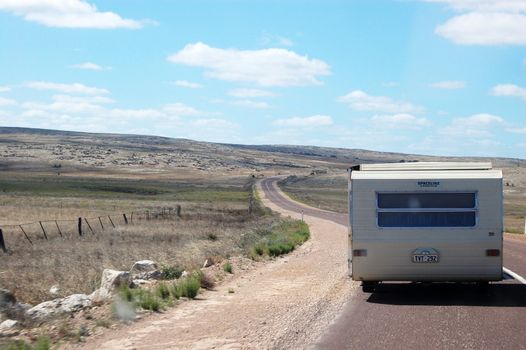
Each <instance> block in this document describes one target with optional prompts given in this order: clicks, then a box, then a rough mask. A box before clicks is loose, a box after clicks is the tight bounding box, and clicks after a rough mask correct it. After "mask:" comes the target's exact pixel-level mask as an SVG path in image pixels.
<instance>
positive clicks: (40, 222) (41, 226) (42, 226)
mask: <svg viewBox="0 0 526 350" xmlns="http://www.w3.org/2000/svg"><path fill="white" fill-rule="evenodd" d="M38 223H39V224H40V228H41V229H42V232H44V238H45V239H46V241H47V235H46V230H44V225H42V221H39V222H38Z"/></svg>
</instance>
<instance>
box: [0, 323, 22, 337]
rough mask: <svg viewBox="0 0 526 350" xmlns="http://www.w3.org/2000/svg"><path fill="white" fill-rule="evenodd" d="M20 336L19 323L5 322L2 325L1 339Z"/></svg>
mask: <svg viewBox="0 0 526 350" xmlns="http://www.w3.org/2000/svg"><path fill="white" fill-rule="evenodd" d="M18 334H20V329H19V323H18V321H15V320H5V321H4V322H2V323H0V337H13V336H15V335H18Z"/></svg>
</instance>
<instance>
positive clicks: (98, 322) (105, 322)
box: [95, 318, 111, 328]
mask: <svg viewBox="0 0 526 350" xmlns="http://www.w3.org/2000/svg"><path fill="white" fill-rule="evenodd" d="M95 326H96V327H103V328H110V326H111V322H110V321H108V320H107V319H105V318H102V319H100V320H96V321H95Z"/></svg>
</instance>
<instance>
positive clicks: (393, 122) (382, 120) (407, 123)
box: [371, 113, 432, 129]
mask: <svg viewBox="0 0 526 350" xmlns="http://www.w3.org/2000/svg"><path fill="white" fill-rule="evenodd" d="M371 122H372V124H373V125H374V126H375V127H377V128H391V129H394V128H398V129H421V128H423V127H427V126H431V125H432V123H431V121H429V119H426V118H417V117H415V116H414V115H411V114H407V113H400V114H394V115H376V116H374V117H372V118H371Z"/></svg>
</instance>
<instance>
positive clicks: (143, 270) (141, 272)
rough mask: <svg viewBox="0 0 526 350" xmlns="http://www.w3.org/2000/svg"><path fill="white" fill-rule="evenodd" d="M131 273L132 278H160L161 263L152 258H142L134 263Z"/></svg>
mask: <svg viewBox="0 0 526 350" xmlns="http://www.w3.org/2000/svg"><path fill="white" fill-rule="evenodd" d="M130 275H131V277H132V279H134V280H136V279H142V280H149V279H158V278H161V271H160V270H159V265H157V263H156V262H155V261H152V260H140V261H137V262H135V264H133V266H132V268H131V270H130Z"/></svg>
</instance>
